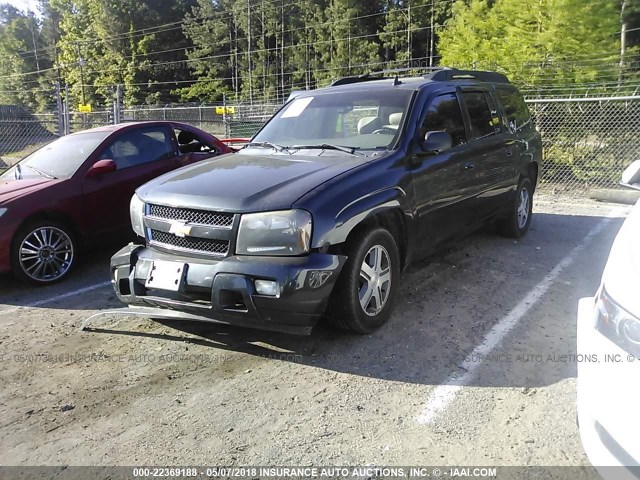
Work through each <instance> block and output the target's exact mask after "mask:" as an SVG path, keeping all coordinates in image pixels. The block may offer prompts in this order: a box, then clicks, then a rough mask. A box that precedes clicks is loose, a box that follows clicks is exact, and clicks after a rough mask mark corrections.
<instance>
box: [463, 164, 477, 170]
mask: <svg viewBox="0 0 640 480" xmlns="http://www.w3.org/2000/svg"><path fill="white" fill-rule="evenodd" d="M475 166H476V164H475V163H473V162H467V163H465V164H464V169H465V170H473V169H474V168H475Z"/></svg>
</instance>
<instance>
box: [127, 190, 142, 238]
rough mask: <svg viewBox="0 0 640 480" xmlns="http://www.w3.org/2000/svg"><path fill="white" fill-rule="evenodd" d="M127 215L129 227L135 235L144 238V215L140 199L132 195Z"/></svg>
mask: <svg viewBox="0 0 640 480" xmlns="http://www.w3.org/2000/svg"><path fill="white" fill-rule="evenodd" d="M129 215H130V216H131V227H132V228H133V231H134V232H136V234H137V235H140V236H141V237H144V223H143V220H142V217H143V215H144V202H143V201H142V200H140V197H138V195H136V194H135V193H134V194H133V197H131V203H130V204H129Z"/></svg>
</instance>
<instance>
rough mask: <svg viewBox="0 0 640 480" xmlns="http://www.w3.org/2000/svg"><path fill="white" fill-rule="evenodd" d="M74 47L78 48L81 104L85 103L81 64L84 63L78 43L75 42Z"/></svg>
mask: <svg viewBox="0 0 640 480" xmlns="http://www.w3.org/2000/svg"><path fill="white" fill-rule="evenodd" d="M76 49H77V50H78V65H80V89H81V90H82V104H83V105H86V103H85V98H84V70H83V69H82V66H83V65H84V60H83V59H82V55H80V43H79V42H76Z"/></svg>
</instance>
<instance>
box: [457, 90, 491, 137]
mask: <svg viewBox="0 0 640 480" xmlns="http://www.w3.org/2000/svg"><path fill="white" fill-rule="evenodd" d="M462 98H463V99H464V103H465V106H466V107H467V111H468V112H469V120H471V132H472V135H473V138H479V137H486V136H487V135H492V134H493V133H495V127H496V126H497V125H498V119H497V114H496V113H495V112H494V113H492V112H491V109H490V108H489V104H488V103H487V99H486V98H485V96H484V93H482V92H463V93H462ZM494 119H495V120H494Z"/></svg>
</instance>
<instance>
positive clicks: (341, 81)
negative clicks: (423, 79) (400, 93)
mask: <svg viewBox="0 0 640 480" xmlns="http://www.w3.org/2000/svg"><path fill="white" fill-rule="evenodd" d="M442 68H443V67H403V68H388V69H386V70H377V71H375V72H367V73H363V74H362V75H354V76H351V77H343V78H338V79H337V80H334V81H333V82H331V85H330V86H331V87H335V86H338V85H348V84H350V83H358V82H367V81H370V80H380V79H381V78H380V77H382V76H383V75H386V74H389V73H395V74H396V75H395V77H396V79H397V78H398V75H397V74H398V73H401V72H410V71H416V72H424V71H428V72H435V71H438V70H441V69H442Z"/></svg>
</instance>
